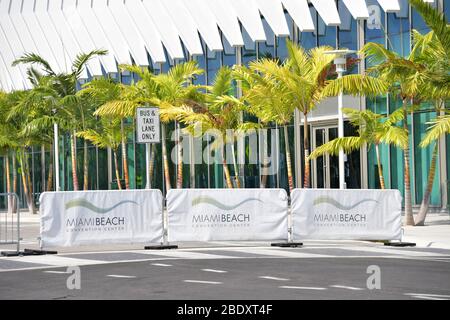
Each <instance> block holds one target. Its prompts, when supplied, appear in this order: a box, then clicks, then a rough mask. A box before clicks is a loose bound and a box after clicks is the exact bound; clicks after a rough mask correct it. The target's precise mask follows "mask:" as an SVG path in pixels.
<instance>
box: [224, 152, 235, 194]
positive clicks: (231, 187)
mask: <svg viewBox="0 0 450 320" xmlns="http://www.w3.org/2000/svg"><path fill="white" fill-rule="evenodd" d="M222 165H223V172H224V174H225V180H226V182H227V188H228V189H233V183H232V182H231V176H230V171H229V170H228V165H227V161H226V159H225V147H223V153H222Z"/></svg>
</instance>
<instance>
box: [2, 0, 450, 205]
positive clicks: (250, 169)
mask: <svg viewBox="0 0 450 320" xmlns="http://www.w3.org/2000/svg"><path fill="white" fill-rule="evenodd" d="M366 2H367V4H368V8H369V14H370V17H369V19H367V21H364V22H363V23H364V28H363V32H362V34H359V32H358V22H357V21H356V20H355V19H353V17H352V16H351V14H350V12H349V11H348V9H347V8H346V6H345V5H344V4H343V3H342V1H338V2H337V4H338V10H339V14H340V17H341V21H342V24H341V26H340V27H335V26H327V25H326V24H325V23H324V21H323V20H322V18H321V17H320V15H319V14H318V13H317V12H316V10H315V9H314V7H312V6H311V7H310V10H311V15H312V17H313V21H314V24H315V26H316V31H314V32H300V31H299V30H298V29H297V30H294V28H296V27H295V25H294V23H293V20H292V19H291V17H290V16H289V14H288V13H286V22H287V25H288V26H289V30H290V36H289V37H276V36H275V35H274V34H273V32H272V30H271V28H270V27H269V25H268V23H267V22H266V21H265V20H264V19H263V26H264V30H265V32H266V36H267V41H266V42H257V43H255V42H252V41H251V40H250V37H249V36H248V34H247V31H246V30H245V29H244V28H243V27H242V32H243V34H244V39H245V46H244V47H242V48H235V47H232V46H230V44H229V43H228V42H227V40H226V39H225V37H223V36H222V43H223V46H224V51H211V50H209V48H208V47H207V45H206V43H205V42H204V41H203V40H202V44H203V51H204V55H199V56H193V57H189V56H186V59H185V60H189V59H192V60H195V61H197V62H198V64H199V67H200V68H203V69H204V70H205V73H204V74H202V75H200V76H198V77H197V78H196V79H194V81H193V83H194V84H201V85H211V84H212V83H213V81H214V78H215V74H216V73H217V71H218V70H219V68H220V67H221V66H233V65H234V64H243V65H248V64H249V63H250V62H251V61H254V60H256V59H258V58H278V59H279V60H280V61H283V60H284V59H285V58H286V57H287V50H286V39H288V38H290V39H291V40H292V39H294V35H295V37H296V40H297V41H298V43H299V44H300V45H302V46H303V47H304V48H306V49H310V48H313V47H315V46H317V45H329V46H332V47H334V48H348V49H352V50H357V49H359V48H358V42H359V41H358V37H361V38H362V39H364V42H365V43H367V42H376V43H380V44H383V45H385V46H386V47H387V48H388V49H390V50H394V51H395V52H397V53H398V54H399V55H402V56H407V55H408V54H409V52H410V46H411V30H412V28H415V29H418V30H419V31H421V32H426V31H427V27H426V25H425V24H424V22H423V20H422V19H421V18H420V16H419V15H418V14H417V13H416V12H415V11H414V10H411V9H410V8H409V6H408V5H407V1H403V0H402V1H400V3H401V5H402V10H401V12H399V13H387V14H386V13H385V12H384V11H383V10H382V8H381V7H380V6H379V4H378V2H377V1H375V0H366ZM444 2H445V7H444V10H445V13H446V14H447V16H449V11H450V5H448V4H447V1H444ZM294 31H295V32H294ZM168 61H169V60H168ZM179 62H181V61H175V62H174V61H171V62H170V63H164V64H162V65H160V66H159V65H156V66H154V67H155V72H156V73H158V72H167V71H168V70H169V68H170V66H171V64H174V63H179ZM366 67H370V66H367V65H366ZM349 72H358V68H357V67H356V68H355V69H352V70H349ZM118 80H119V81H121V82H122V83H124V84H130V83H132V82H134V81H137V80H138V79H137V78H136V76H135V75H134V74H129V73H122V74H121V75H120V76H119V77H118ZM238 93H239V92H238V88H237V87H236V94H238ZM366 107H367V108H368V109H370V110H372V111H374V112H377V113H380V114H389V113H392V112H393V111H395V110H396V109H397V108H400V107H401V102H400V101H398V99H396V98H395V97H392V96H389V97H383V96H381V97H377V98H376V99H367V101H366ZM421 110H422V111H421V112H420V113H418V114H416V115H414V116H413V117H411V116H410V117H409V118H408V124H409V129H410V132H411V135H410V139H411V146H413V147H412V148H411V154H410V156H411V157H410V158H411V181H412V191H413V203H415V204H419V203H420V201H421V199H422V196H423V191H424V190H423V188H424V186H425V184H426V179H427V176H428V168H429V165H430V161H431V149H432V148H431V147H430V148H426V149H421V148H419V147H418V144H419V142H420V139H421V138H422V136H423V134H424V132H425V129H426V127H427V122H429V121H430V120H431V119H433V118H434V117H435V116H436V113H435V111H434V110H433V108H432V107H430V106H423V107H422V108H421ZM243 117H244V118H245V119H250V118H249V115H247V114H245V113H244V114H243ZM252 120H254V121H257V119H252ZM126 121H127V123H128V124H131V122H132V119H127V120H126ZM164 127H165V140H164V141H165V144H166V147H167V152H168V158H169V171H170V176H171V181H170V183H171V186H172V187H175V186H176V176H177V175H176V173H177V169H178V161H176V162H175V163H174V162H172V161H170V158H171V152H174V153H175V158H176V157H177V152H176V148H175V138H174V136H173V132H174V129H175V127H176V125H175V124H174V123H169V124H166V125H165V126H164ZM266 129H269V130H268V135H267V136H268V154H269V157H271V158H272V159H273V161H276V162H277V163H278V165H279V169H278V171H277V172H276V173H275V174H271V175H269V176H267V177H263V176H262V170H261V149H262V148H261V144H259V142H260V136H259V137H258V138H259V139H258V150H251V149H250V147H249V143H248V138H247V139H246V140H245V141H247V142H246V143H245V145H244V147H243V148H242V150H243V151H244V158H245V160H246V161H245V164H243V165H240V164H238V168H237V170H235V168H234V166H232V165H230V166H229V169H230V173H231V175H232V176H239V178H240V180H241V183H242V184H244V185H245V187H248V188H258V187H260V184H261V181H262V180H264V182H265V185H266V187H280V188H284V189H288V179H287V163H286V153H285V151H286V150H285V143H284V139H285V137H284V130H283V128H279V127H278V126H276V125H275V124H270V125H267V128H266ZM294 129H295V128H294V120H292V122H291V123H290V125H289V126H288V140H289V151H290V153H291V161H292V169H293V172H294V171H295V170H294V168H295V167H296V166H295V163H294V161H299V163H298V164H297V165H298V166H299V167H300V168H304V159H303V156H302V155H303V154H304V152H303V128H302V127H301V126H300V127H299V128H298V132H299V136H298V137H297V139H298V141H299V143H298V145H299V150H296V149H297V148H295V140H296V139H295V137H294V136H295V134H294V131H295V130H294ZM312 133H313V132H312V129H311V128H310V137H311V136H312ZM345 134H346V135H351V134H354V128H352V127H351V126H349V125H348V124H346V126H345ZM184 139H187V140H189V139H190V138H189V137H184ZM213 139H214V138H213V137H208V136H207V137H205V138H204V139H203V140H201V141H197V143H198V144H199V145H200V147H201V149H202V150H207V151H206V152H209V151H210V152H211V153H212V154H215V152H214V151H211V150H208V144H209V143H210V142H212V140H213ZM208 140H209V141H210V142H208ZM192 142H193V141H192V140H190V141H189V143H188V144H184V145H188V146H189V149H190V150H192V149H193V148H194V146H193V143H192ZM310 145H311V143H310ZM153 148H154V150H153V151H154V152H152V155H154V159H153V172H152V180H151V186H152V188H158V189H161V190H163V191H165V190H166V189H167V186H165V182H164V175H163V161H162V145H161V144H156V145H154V146H153ZM235 149H236V150H237V149H239V146H238V144H237V143H236V145H235ZM59 150H60V154H59V161H60V163H59V167H60V186H61V190H72V189H73V179H72V168H71V167H72V162H71V157H70V138H69V135H68V134H61V135H60V147H59ZM84 150H85V149H84V141H83V140H82V139H77V149H76V154H77V163H78V166H77V176H78V179H79V187H80V189H82V188H83V165H82V164H83V160H84ZM126 151H127V165H128V173H129V179H130V188H137V189H141V188H144V187H145V184H146V181H145V177H146V168H145V166H146V161H145V155H146V151H145V145H142V144H137V143H135V137H134V135H133V134H130V135H129V136H128V139H127V143H126ZM188 151H189V150H184V152H186V153H187V154H188ZM29 152H30V158H29V161H30V166H31V167H32V168H33V170H32V181H33V190H34V193H35V198H36V199H38V197H39V194H40V193H41V192H42V191H43V190H44V186H45V184H46V183H47V181H46V179H47V175H48V165H49V163H50V152H49V150H48V147H47V148H46V150H45V152H44V153H43V154H42V153H41V148H40V147H39V146H36V147H33V148H32V149H30V150H29ZM87 152H88V168H89V170H88V177H89V178H88V187H89V189H100V190H104V189H116V188H117V181H116V178H115V164H114V160H113V154H112V152H111V151H108V150H103V149H98V148H96V147H95V146H92V145H91V144H88V145H87ZM227 152H230V150H227ZM252 153H256V154H257V155H258V156H257V159H258V163H249V162H250V161H249V160H250V158H251V155H252ZM296 154H297V156H295V155H296ZM444 155H445V156H446V157H447V159H449V158H450V138H449V137H447V149H446V150H445V152H444ZM380 156H381V163H382V171H383V175H384V179H385V183H386V188H394V189H399V190H400V191H401V192H403V190H404V185H403V168H404V164H403V153H402V151H400V150H398V149H397V148H395V147H392V146H391V147H389V146H386V145H380ZM441 156H442V155H441ZM42 157H43V158H42ZM185 157H186V156H185ZM117 158H118V170H119V174H120V177H121V184H122V186H123V187H124V181H123V179H124V167H123V166H124V162H123V161H122V152H121V149H119V150H117ZM361 161H363V160H362V157H361V154H360V152H354V153H353V154H351V155H348V157H347V162H346V172H347V173H348V174H346V177H347V178H346V182H347V187H348V188H366V187H368V188H379V187H380V185H379V179H378V167H377V162H376V156H375V150H374V148H373V147H371V148H369V149H368V156H367V172H361V168H362V167H363V166H361ZM42 162H45V168H42V165H41V163H42ZM186 162H187V161H185V163H184V164H183V187H186V188H188V187H194V186H195V187H196V188H222V187H225V183H224V173H223V166H222V164H214V163H209V162H207V161H201V163H200V161H199V160H198V159H195V163H194V164H192V165H191V164H189V163H186ZM4 166H5V161H4V158H2V157H0V167H1V168H4ZM44 171H45V172H44ZM299 171H300V172H301V171H302V170H299ZM447 172H450V164H449V161H447ZM302 174H303V173H301V174H300V175H299V176H297V175H294V184H296V185H298V186H300V187H302V185H303V177H302ZM362 175H366V176H367V186H366V185H364V184H363V183H362V182H361V181H362V180H361V179H360V177H361V176H362ZM297 180H298V181H297ZM53 181H54V179H53ZM446 181H447V180H446ZM440 184H441V177H440V172H439V170H438V171H437V173H436V178H435V181H434V186H433V193H432V198H431V204H432V205H433V206H441V205H442V204H441V190H440V188H439V186H440ZM447 185H448V186H449V188H450V184H448V182H447ZM53 188H54V182H53ZM19 189H20V181H19ZM5 190H6V179H5V177H4V175H0V192H3V191H5ZM20 193H21V194H22V192H20ZM22 198H23V195H22ZM4 205H5V203H4V200H1V199H0V208H2V206H3V207H4Z"/></svg>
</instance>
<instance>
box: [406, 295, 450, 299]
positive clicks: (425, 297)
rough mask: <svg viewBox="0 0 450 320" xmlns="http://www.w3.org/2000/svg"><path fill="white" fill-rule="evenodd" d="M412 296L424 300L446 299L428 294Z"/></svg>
mask: <svg viewBox="0 0 450 320" xmlns="http://www.w3.org/2000/svg"><path fill="white" fill-rule="evenodd" d="M412 297H413V298H416V299H425V300H448V299H443V298H436V297H429V296H412Z"/></svg>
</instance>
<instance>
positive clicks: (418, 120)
mask: <svg viewBox="0 0 450 320" xmlns="http://www.w3.org/2000/svg"><path fill="white" fill-rule="evenodd" d="M435 118H436V113H435V112H423V113H418V114H415V115H414V163H415V178H416V181H415V182H416V183H415V185H416V190H415V191H416V192H415V193H416V200H417V203H421V201H422V198H423V194H424V192H425V188H426V187H427V183H428V175H429V169H430V165H431V159H432V153H433V149H434V143H433V144H431V145H429V146H428V147H426V148H421V147H419V144H420V141H421V140H422V139H423V137H424V136H425V134H426V130H427V129H428V127H429V124H427V123H429V122H430V121H431V120H433V119H435ZM439 177H440V173H439V159H437V163H436V174H435V176H434V181H433V189H432V192H431V199H430V204H431V205H441V194H440V189H439V185H440V181H439V180H440V178H439Z"/></svg>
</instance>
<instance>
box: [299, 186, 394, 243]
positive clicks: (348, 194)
mask: <svg viewBox="0 0 450 320" xmlns="http://www.w3.org/2000/svg"><path fill="white" fill-rule="evenodd" d="M291 208H292V216H293V220H292V221H293V237H294V239H296V240H299V239H335V240H400V239H401V226H402V223H401V213H402V196H401V194H400V191H398V190H359V189H346V190H338V189H294V190H293V191H292V194H291Z"/></svg>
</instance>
